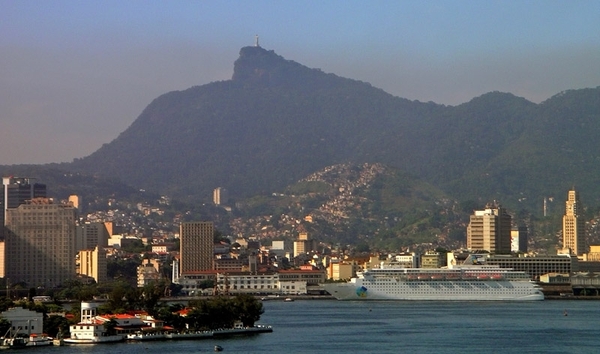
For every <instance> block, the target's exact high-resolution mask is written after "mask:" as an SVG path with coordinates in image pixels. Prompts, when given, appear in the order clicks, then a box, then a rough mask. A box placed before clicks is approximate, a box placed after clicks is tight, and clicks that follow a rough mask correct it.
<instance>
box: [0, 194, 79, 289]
mask: <svg viewBox="0 0 600 354" xmlns="http://www.w3.org/2000/svg"><path fill="white" fill-rule="evenodd" d="M6 213H7V218H6V235H5V237H6V238H5V251H6V256H5V265H4V266H5V270H6V277H7V278H9V279H10V282H11V283H12V284H15V283H19V282H23V283H25V284H27V285H28V286H31V287H40V286H41V287H56V286H59V285H61V284H62V283H63V282H64V281H65V280H69V279H73V278H74V277H75V261H74V259H75V254H76V253H75V234H76V224H75V223H76V218H77V211H76V209H75V208H74V207H73V206H72V205H71V204H55V203H54V202H53V201H52V199H48V198H34V199H32V200H31V201H28V202H27V203H26V204H21V205H19V206H18V207H17V208H12V209H11V208H9V209H7V211H6Z"/></svg>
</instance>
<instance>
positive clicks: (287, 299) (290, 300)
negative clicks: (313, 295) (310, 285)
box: [283, 297, 294, 302]
mask: <svg viewBox="0 0 600 354" xmlns="http://www.w3.org/2000/svg"><path fill="white" fill-rule="evenodd" d="M283 301H285V302H292V301H294V299H292V298H291V297H286V298H285V300H283Z"/></svg>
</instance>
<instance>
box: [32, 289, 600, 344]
mask: <svg viewBox="0 0 600 354" xmlns="http://www.w3.org/2000/svg"><path fill="white" fill-rule="evenodd" d="M264 308H265V313H264V314H263V315H262V317H261V320H260V322H259V323H260V324H267V325H271V326H273V333H263V334H258V335H253V336H238V337H230V338H211V339H203V340H181V341H160V342H133V343H132V342H124V343H116V344H99V345H89V346H65V347H50V348H35V349H32V350H33V351H35V352H39V353H42V352H51V353H110V354H118V353H124V354H125V353H126V354H137V353H196V352H212V351H214V346H215V345H220V346H221V347H223V351H224V352H226V353H453V354H456V353H458V354H465V353H477V354H483V353H486V354H489V353H581V352H588V353H594V352H600V325H599V324H600V301H584V300H546V301H535V302H443V301H440V302H429V301H427V302H425V301H424V302H420V301H381V302H345V301H336V300H296V301H294V302H283V301H276V300H274V301H265V302H264Z"/></svg>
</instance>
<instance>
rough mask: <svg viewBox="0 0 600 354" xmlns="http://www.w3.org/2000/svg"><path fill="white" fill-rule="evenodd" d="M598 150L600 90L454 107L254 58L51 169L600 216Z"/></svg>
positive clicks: (194, 195)
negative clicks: (345, 172)
mask: <svg viewBox="0 0 600 354" xmlns="http://www.w3.org/2000/svg"><path fill="white" fill-rule="evenodd" d="M598 136H600V87H597V88H589V89H580V90H569V91H565V92H562V93H560V94H557V95H555V96H554V97H551V98H550V99H548V100H546V101H544V102H542V103H540V104H535V103H532V102H529V101H527V100H526V99H524V98H520V97H516V96H514V95H512V94H509V93H501V92H490V93H486V94H484V95H482V96H479V97H476V98H474V99H472V100H471V101H470V102H467V103H464V104H461V105H458V106H445V105H439V104H435V103H431V102H429V103H423V102H419V101H410V100H407V99H403V98H398V97H394V96H392V95H390V94H388V93H386V92H384V91H382V90H380V89H377V88H375V87H372V86H371V85H370V84H368V83H365V82H361V81H356V80H351V79H346V78H342V77H339V76H336V75H333V74H327V73H324V72H322V71H320V70H318V69H310V68H307V67H305V66H303V65H301V64H299V63H296V62H294V61H291V60H286V59H284V58H283V57H281V56H279V55H277V54H276V53H274V52H273V51H268V50H265V49H263V48H260V47H244V48H242V49H241V50H240V56H239V58H238V59H237V60H236V62H235V63H234V73H233V77H232V79H231V80H227V81H220V82H213V83H209V84H206V85H202V86H196V87H192V88H189V89H187V90H183V91H174V92H169V93H166V94H164V95H162V96H160V97H158V98H156V99H155V100H154V101H153V102H152V103H150V105H148V107H146V109H144V111H143V112H142V113H141V115H140V116H139V117H138V118H137V119H136V120H135V121H134V122H133V124H131V126H130V127H129V128H127V129H126V130H125V131H124V132H122V133H121V134H120V135H119V136H118V137H117V138H116V139H114V140H113V141H112V142H110V143H107V144H105V145H104V146H102V147H101V148H100V149H99V150H97V151H96V152H94V153H93V154H91V155H90V156H87V157H84V158H80V159H76V160H75V161H73V162H72V163H68V164H56V165H51V167H52V168H56V169H58V170H64V171H69V172H75V173H81V174H86V175H94V176H100V177H101V176H108V177H111V178H115V179H119V180H120V181H121V182H123V183H124V184H126V185H129V186H134V187H135V188H136V189H137V188H143V189H146V190H149V191H155V192H157V193H163V194H167V195H170V196H172V197H173V198H179V199H181V200H186V201H193V202H201V201H208V200H209V199H210V197H211V191H212V190H213V189H214V188H215V187H218V186H221V187H225V188H227V189H228V190H229V191H230V194H231V196H232V197H234V198H236V199H242V198H246V197H251V196H253V195H257V194H270V193H272V192H276V191H283V190H284V189H285V188H286V187H287V186H289V185H291V184H293V183H295V182H296V181H298V180H300V179H302V178H304V177H306V176H308V175H310V174H312V173H314V172H316V171H319V170H321V169H323V168H324V167H326V166H331V165H336V164H344V163H353V164H362V163H371V164H373V163H382V164H385V165H387V166H390V167H392V168H396V169H398V170H400V171H404V172H405V173H407V174H410V175H411V176H413V177H415V178H418V179H421V180H422V181H424V182H427V183H429V184H431V185H434V186H436V187H437V188H439V190H441V191H443V192H445V193H446V194H447V195H449V196H451V197H452V198H455V199H456V200H459V201H464V200H475V201H478V202H483V203H485V202H487V201H491V200H498V201H500V202H501V203H503V204H504V205H507V206H509V207H511V208H513V209H520V208H529V209H533V208H536V210H537V211H541V205H542V198H544V197H547V196H554V197H556V198H557V200H563V199H564V197H566V192H567V190H568V189H569V188H570V187H572V186H576V187H577V188H578V189H579V190H580V191H581V196H582V200H583V202H584V203H585V204H586V205H598V204H600V184H599V183H598V176H600V144H597V143H596V140H597V137H598ZM2 170H3V171H7V170H9V169H8V168H7V167H6V166H4V167H2Z"/></svg>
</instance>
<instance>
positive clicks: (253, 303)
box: [233, 294, 264, 327]
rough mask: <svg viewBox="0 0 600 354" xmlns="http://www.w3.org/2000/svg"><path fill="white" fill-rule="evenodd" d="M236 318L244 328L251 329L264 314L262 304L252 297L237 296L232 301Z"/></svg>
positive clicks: (245, 295)
mask: <svg viewBox="0 0 600 354" xmlns="http://www.w3.org/2000/svg"><path fill="white" fill-rule="evenodd" d="M233 302H234V308H235V310H236V312H237V317H238V319H239V320H240V321H242V323H243V324H244V326H246V327H253V326H254V323H255V322H256V321H258V320H260V315H262V314H263V313H264V309H263V304H262V302H260V301H259V300H257V299H256V298H255V297H254V296H252V295H247V294H243V295H238V296H236V297H235V298H234V299H233Z"/></svg>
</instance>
